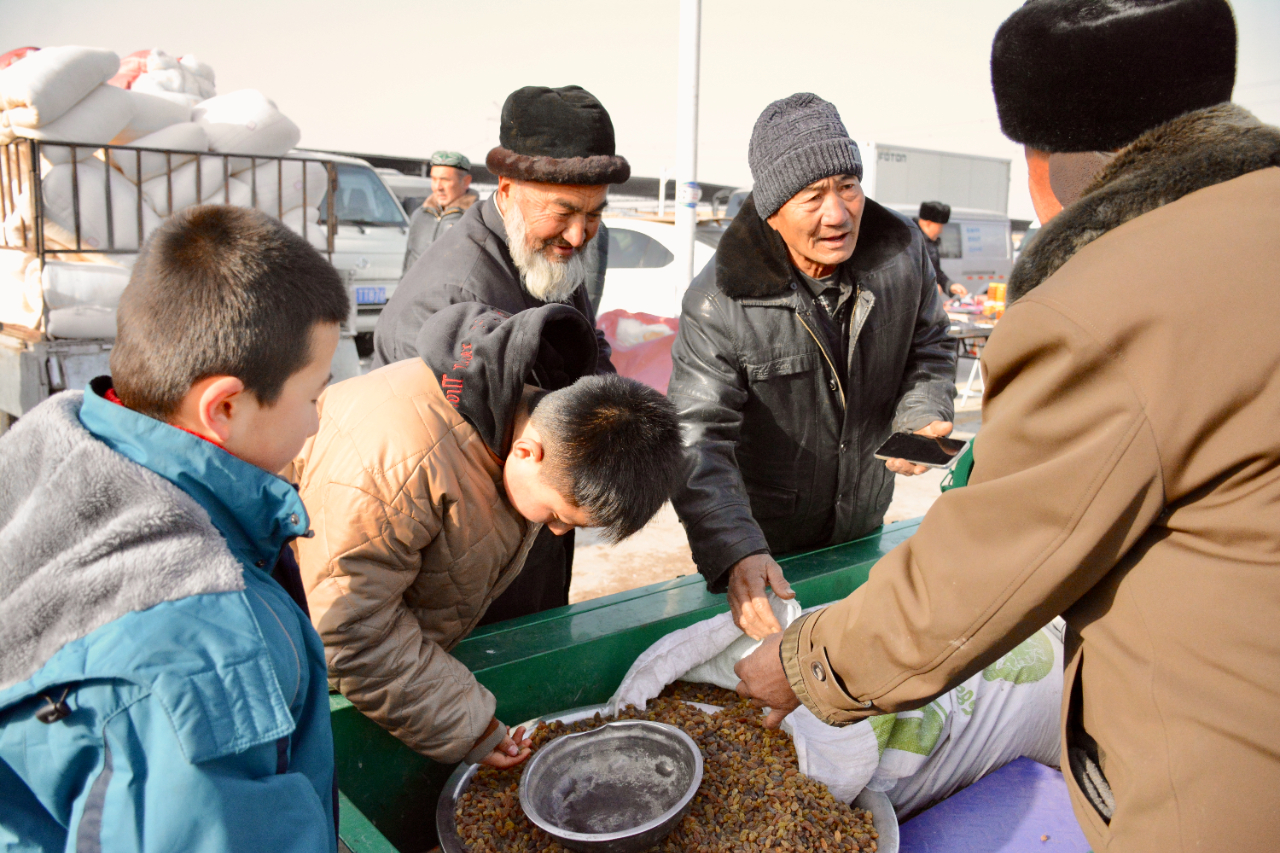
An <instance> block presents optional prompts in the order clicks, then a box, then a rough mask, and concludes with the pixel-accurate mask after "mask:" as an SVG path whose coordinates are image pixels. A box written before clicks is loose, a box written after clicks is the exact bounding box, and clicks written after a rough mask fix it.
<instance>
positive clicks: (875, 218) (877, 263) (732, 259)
mask: <svg viewBox="0 0 1280 853" xmlns="http://www.w3.org/2000/svg"><path fill="white" fill-rule="evenodd" d="M909 245H911V228H910V226H909V225H908V224H907V220H906V219H905V218H904V217H900V216H898V215H897V214H896V213H893V212H892V211H890V210H888V209H886V208H884V207H881V206H880V205H878V204H876V203H875V202H874V201H872V200H871V199H867V203H866V207H865V208H863V211H862V223H861V224H860V225H859V227H858V244H857V247H856V248H855V249H854V250H853V257H851V258H849V260H847V261H845V263H844V265H843V266H844V269H845V270H846V271H849V272H853V273H855V274H857V273H861V272H868V271H870V270H874V269H878V268H879V267H882V266H884V265H885V264H886V263H888V262H889V261H891V260H892V259H893V258H895V257H897V256H898V254H900V253H901V252H902V251H903V250H905V249H906V248H907V246H909ZM791 279H792V269H791V259H790V257H789V256H788V255H787V245H786V243H784V242H783V241H782V236H781V235H780V234H778V232H777V231H775V230H773V227H772V226H771V225H769V223H768V222H765V221H764V220H763V219H761V218H760V214H759V213H757V212H756V202H755V197H754V195H749V196H747V200H746V202H745V203H743V205H742V209H741V210H740V211H738V215H737V216H735V217H734V219H733V222H731V223H730V224H729V228H728V229H727V230H726V231H725V232H724V236H723V237H721V238H720V246H719V247H718V248H717V249H716V285H717V286H718V287H719V288H720V290H722V291H723V292H724V294H725V295H726V296H728V297H729V298H730V299H762V298H768V297H773V296H784V295H787V294H789V293H790V291H791Z"/></svg>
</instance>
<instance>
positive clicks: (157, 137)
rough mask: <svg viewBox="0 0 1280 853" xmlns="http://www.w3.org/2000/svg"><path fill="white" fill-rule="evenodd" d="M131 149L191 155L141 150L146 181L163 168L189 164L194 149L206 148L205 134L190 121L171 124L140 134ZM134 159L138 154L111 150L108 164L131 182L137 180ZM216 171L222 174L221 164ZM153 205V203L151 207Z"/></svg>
mask: <svg viewBox="0 0 1280 853" xmlns="http://www.w3.org/2000/svg"><path fill="white" fill-rule="evenodd" d="M129 144H130V145H131V146H133V147H135V148H163V149H166V150H168V151H190V152H192V153H191V154H176V153H175V154H169V155H167V156H166V155H165V154H156V153H154V152H150V153H148V152H143V153H142V154H141V159H142V180H143V181H146V180H148V179H150V178H154V177H155V176H156V175H163V174H164V172H165V169H166V168H167V167H168V166H169V165H172V167H173V169H174V170H175V171H176V170H177V169H178V168H179V167H181V166H184V165H186V164H187V163H190V162H191V161H192V160H194V159H196V152H202V151H208V150H209V137H208V136H207V135H206V134H205V132H204V128H203V127H201V126H200V125H198V124H196V123H195V122H193V121H188V122H184V123H182V124H171V125H169V126H168V127H166V128H165V129H164V130H157V131H156V132H155V133H152V134H149V135H147V136H143V137H140V138H138V139H135V140H133V142H131V143H129ZM138 158H139V155H138V154H137V153H136V152H132V151H112V152H111V165H113V166H115V167H116V168H117V169H119V170H120V171H121V172H123V173H124V176H125V177H126V178H128V179H129V180H131V181H133V182H134V183H138V182H139V181H138ZM217 168H218V174H219V175H221V174H222V164H221V163H219V164H218V167H217ZM154 206H155V205H154V204H153V205H152V207H154Z"/></svg>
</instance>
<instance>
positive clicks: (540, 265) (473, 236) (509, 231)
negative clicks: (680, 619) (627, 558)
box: [373, 86, 631, 624]
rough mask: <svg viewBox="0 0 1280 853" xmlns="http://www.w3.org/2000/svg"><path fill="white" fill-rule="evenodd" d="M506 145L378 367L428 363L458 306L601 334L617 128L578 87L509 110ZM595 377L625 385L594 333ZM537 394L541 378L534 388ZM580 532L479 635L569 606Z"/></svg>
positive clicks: (491, 613)
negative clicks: (548, 313) (598, 255)
mask: <svg viewBox="0 0 1280 853" xmlns="http://www.w3.org/2000/svg"><path fill="white" fill-rule="evenodd" d="M498 139H499V143H500V144H499V145H498V147H496V148H494V149H493V150H491V151H490V152H489V155H488V157H487V158H486V160H485V165H487V166H488V167H489V171H491V172H493V174H495V175H497V176H498V190H497V192H495V193H494V194H493V196H491V197H490V198H487V199H485V200H484V201H482V202H480V203H478V204H473V205H472V206H471V208H470V209H469V210H468V211H467V212H466V213H464V214H463V215H462V218H461V219H459V220H458V222H457V225H455V226H454V227H453V228H450V229H449V231H448V232H446V233H445V234H444V235H443V236H442V237H440V239H438V240H436V241H435V242H434V243H432V244H431V246H430V247H429V248H428V249H427V251H426V252H424V253H423V255H422V257H420V258H419V259H418V260H417V261H416V262H415V263H414V264H413V266H412V267H411V268H410V269H409V271H408V272H407V273H405V275H404V278H402V279H401V280H400V285H399V287H397V288H396V290H395V293H393V294H392V296H391V299H390V300H389V301H388V302H387V305H386V307H384V308H383V310H382V316H381V317H379V318H378V325H377V327H376V328H375V330H374V353H373V367H374V368H378V367H381V366H383V365H385V364H390V363H392V362H395V361H402V360H404V359H407V358H421V357H422V352H423V346H424V345H426V346H429V345H430V342H429V341H426V342H423V341H420V340H419V336H420V333H421V332H422V329H423V324H424V323H425V322H426V321H427V319H428V318H429V317H431V315H433V314H435V313H436V312H437V311H440V310H442V309H443V308H446V307H447V306H449V305H453V304H456V303H458V302H480V303H483V304H485V305H489V306H492V307H494V308H497V309H499V310H501V311H505V312H507V313H508V314H515V313H518V312H520V311H526V310H529V309H531V308H539V307H541V306H543V305H547V304H550V303H557V302H559V303H564V304H566V305H569V306H570V307H572V308H574V309H576V310H577V311H578V312H579V313H581V314H582V315H583V316H584V317H586V318H587V321H588V322H589V323H590V324H591V327H592V328H595V324H596V315H595V311H594V310H593V309H592V307H591V301H590V299H589V298H588V296H587V287H586V282H587V278H588V275H589V270H590V268H591V263H590V259H589V257H588V255H589V248H590V246H591V242H592V238H594V237H595V236H596V232H597V230H598V228H599V227H600V214H601V213H602V212H603V210H604V206H605V198H606V194H607V191H608V188H609V184H617V183H622V182H623V181H625V180H627V178H629V177H630V176H631V167H630V165H628V163H627V161H626V160H625V159H624V158H622V157H619V156H618V155H617V154H616V153H615V151H614V135H613V122H612V121H611V120H610V118H609V113H608V111H607V110H605V108H604V105H602V104H601V103H600V101H598V100H596V98H595V96H594V95H592V94H591V93H590V92H588V91H586V90H585V89H583V88H582V87H580V86H564V87H562V88H559V89H549V88H547V87H545V86H526V87H524V88H523V89H518V90H516V91H515V92H512V93H511V95H510V96H509V97H508V98H507V100H506V103H504V104H503V105H502V116H501V124H500V127H499V131H498ZM596 343H597V346H598V348H599V358H598V359H597V361H596V372H597V373H615V372H616V371H615V370H614V368H613V364H612V363H611V362H610V361H609V355H610V348H609V344H608V343H607V342H606V341H605V339H604V333H603V332H601V331H599V330H596ZM529 381H530V382H531V383H532V384H539V379H538V377H530V380H529ZM572 572H573V532H572V531H570V532H568V533H566V534H564V535H563V536H556V535H555V534H554V533H553V532H552V531H551V529H550V528H544V529H543V531H542V532H541V533H540V534H539V536H538V539H537V541H536V542H535V543H534V545H533V549H532V550H531V551H530V552H529V558H528V559H527V560H526V561H525V568H524V570H523V571H522V572H521V573H520V575H519V576H518V577H517V578H516V579H515V581H514V582H512V584H511V586H509V587H508V588H507V590H506V592H504V593H503V594H502V596H501V597H500V598H499V599H498V600H497V601H495V602H494V603H493V605H492V606H490V607H489V609H488V610H487V611H486V613H485V616H484V621H483V622H482V623H481V624H487V623H490V622H500V621H502V620H505V619H511V618H514V617H516V616H524V615H527V614H530V613H538V612H541V611H543V610H547V609H550V608H552V607H561V606H563V605H566V604H568V603H569V584H570V581H571V579H572Z"/></svg>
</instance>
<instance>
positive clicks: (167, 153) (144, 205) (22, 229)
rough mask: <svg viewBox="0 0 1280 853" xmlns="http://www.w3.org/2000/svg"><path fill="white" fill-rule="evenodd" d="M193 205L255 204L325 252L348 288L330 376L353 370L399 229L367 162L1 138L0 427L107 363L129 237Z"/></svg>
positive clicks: (391, 269)
mask: <svg viewBox="0 0 1280 853" xmlns="http://www.w3.org/2000/svg"><path fill="white" fill-rule="evenodd" d="M86 153H87V155H88V156H86ZM331 190H334V191H331ZM194 203H210V204H237V205H242V206H246V207H256V208H258V209H260V210H264V211H265V212H267V213H269V214H271V215H273V216H277V217H278V218H280V219H281V220H282V221H283V222H284V223H285V224H286V225H289V227H291V228H293V229H294V230H295V231H298V232H299V233H302V234H304V236H306V237H307V239H308V240H310V241H311V242H312V244H313V245H314V246H316V248H317V249H318V250H320V251H321V252H322V253H324V254H326V255H327V257H328V258H329V259H330V261H331V262H332V263H333V264H334V266H335V267H337V268H338V270H339V271H340V272H342V273H343V274H344V275H345V277H346V279H347V282H348V286H349V289H350V294H351V297H352V312H351V315H350V317H349V319H348V321H347V323H346V324H345V326H346V329H345V332H346V333H345V335H344V337H343V340H342V343H341V345H340V346H339V349H338V353H337V354H336V355H335V357H334V368H333V372H334V378H335V379H342V378H347V377H349V376H354V375H356V374H358V373H359V370H360V365H359V361H358V358H357V353H356V343H355V338H356V336H357V335H360V336H368V335H371V333H372V331H373V326H374V324H375V323H376V322H377V317H378V313H379V312H380V311H381V308H382V305H383V304H385V303H386V300H387V298H388V297H389V296H390V294H391V292H392V291H393V290H394V288H395V284H396V282H397V281H398V279H399V274H400V267H401V264H402V263H403V259H404V250H405V241H406V238H407V230H408V221H407V219H406V217H405V215H404V211H403V210H402V209H401V208H400V205H399V203H398V202H397V201H396V200H395V198H394V197H393V196H392V194H391V193H390V191H389V190H388V189H387V187H386V185H385V184H384V183H383V182H382V181H381V179H380V178H379V177H378V176H377V174H376V173H375V172H374V171H373V169H372V168H371V167H370V166H369V164H368V163H365V162H364V161H361V160H358V159H356V158H352V157H341V156H331V155H317V154H313V153H310V152H290V154H288V155H285V156H282V157H266V156H236V155H231V154H226V153H222V154H204V155H201V156H198V157H197V156H196V155H195V154H194V153H192V152H190V151H180V150H167V149H159V148H139V147H136V146H113V145H106V146H104V145H89V146H77V145H73V144H68V143H53V142H44V141H39V140H34V139H15V140H13V141H11V142H9V143H8V144H6V145H3V146H0V214H2V217H3V222H4V228H3V233H0V431H3V429H4V427H5V426H7V424H8V422H9V421H10V420H11V419H12V418H16V417H20V416H21V415H23V414H24V413H26V412H27V411H29V410H30V409H31V408H33V407H34V406H36V405H38V404H39V403H40V402H41V401H43V400H44V399H46V398H47V397H49V396H50V395H51V394H54V393H57V392H58V391H62V390H65V389H81V388H83V387H84V386H85V384H86V383H87V382H88V381H89V380H90V379H92V378H93V377H94V376H98V375H101V374H103V373H108V372H109V360H110V354H111V347H112V342H113V340H114V337H115V306H116V304H117V303H118V301H119V297H120V292H121V291H122V290H123V289H124V286H125V285H126V284H127V283H128V277H129V272H130V269H131V267H132V264H133V261H134V259H135V258H136V254H137V251H138V248H139V246H140V245H141V243H142V242H143V241H144V240H145V239H146V237H147V236H148V235H149V234H150V233H151V231H153V230H154V229H155V227H156V226H158V225H159V224H160V222H162V221H163V219H164V218H165V215H167V214H168V212H169V211H177V210H181V209H182V208H183V207H185V206H187V205H189V204H194Z"/></svg>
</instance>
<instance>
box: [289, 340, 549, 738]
mask: <svg viewBox="0 0 1280 853" xmlns="http://www.w3.org/2000/svg"><path fill="white" fill-rule="evenodd" d="M319 407H320V430H319V432H318V433H317V434H316V435H315V436H313V437H312V438H311V439H309V440H308V441H307V443H306V445H305V446H304V447H303V449H302V453H301V455H300V456H299V457H298V459H296V460H295V461H294V463H293V470H292V471H291V472H287V473H291V474H292V475H293V482H296V483H298V485H299V488H300V490H301V492H302V499H303V501H304V502H305V503H306V506H307V511H308V512H309V513H310V515H311V524H312V528H313V529H314V530H315V534H316V535H315V537H314V538H312V539H299V540H297V542H296V548H297V554H298V563H299V565H300V566H301V568H302V579H303V583H304V584H305V586H306V590H307V601H308V603H309V605H310V607H311V621H312V622H313V623H314V624H315V626H316V630H317V631H319V632H320V636H321V638H322V639H323V640H324V646H325V657H326V659H327V661H328V665H329V683H330V685H331V686H332V687H334V688H336V689H337V690H339V691H341V692H342V694H343V695H344V696H346V697H347V698H348V699H349V700H351V702H352V704H354V705H355V706H356V707H357V708H359V709H360V710H361V711H362V712H364V713H365V714H366V715H367V716H369V717H370V718H372V719H373V720H374V721H376V722H377V723H378V724H379V725H381V726H382V727H383V728H385V729H387V730H388V731H390V732H391V733H392V734H394V735H395V736H396V737H398V738H400V740H402V741H404V742H405V743H406V744H408V745H409V746H410V747H412V748H413V749H415V750H417V751H418V752H420V753H422V754H424V755H426V756H428V757H430V758H433V759H436V760H438V761H442V762H449V763H452V762H456V761H458V760H460V759H461V758H462V757H463V755H465V754H466V752H467V751H468V750H469V749H470V748H471V746H472V745H473V744H474V743H475V741H476V740H477V739H478V738H479V737H480V735H481V734H483V732H484V729H485V726H486V725H487V724H488V722H489V720H490V718H491V717H492V716H493V711H494V698H493V695H492V694H491V693H490V692H489V691H488V690H486V689H485V688H484V687H482V686H481V685H480V684H479V683H478V682H477V681H476V679H475V677H474V676H473V675H472V674H471V673H470V672H469V671H468V670H467V668H466V667H465V666H463V665H462V664H461V663H459V662H458V661H457V660H455V659H454V658H453V657H452V656H451V655H450V654H449V650H450V649H451V648H453V646H454V645H456V644H457V643H458V641H459V640H461V639H462V638H463V637H465V636H466V635H467V634H468V633H469V632H470V631H471V630H472V628H474V627H475V625H476V622H477V621H479V619H480V617H481V616H482V615H483V614H484V612H485V610H486V609H487V608H488V606H489V605H490V604H491V603H492V602H493V600H494V599H495V598H496V597H497V596H498V595H499V593H501V592H502V591H503V590H504V589H505V588H506V587H507V585H508V584H510V583H511V581H512V580H513V579H514V578H515V576H516V575H517V574H519V572H520V568H521V567H522V566H523V564H524V558H525V555H526V554H527V553H528V550H529V546H530V545H531V544H532V543H533V539H534V537H535V536H536V534H537V532H538V530H539V529H540V528H541V525H536V524H528V523H527V522H526V521H525V520H524V518H522V517H521V516H520V514H519V513H517V512H516V510H515V508H514V507H512V506H511V504H510V503H508V502H507V498H506V494H505V493H504V491H503V487H502V466H501V465H500V464H499V461H498V459H497V458H495V456H494V455H493V453H492V452H491V451H490V450H489V448H488V447H487V446H486V445H485V443H484V441H483V440H482V439H481V437H480V434H479V433H478V432H476V430H475V429H474V428H473V427H472V426H471V425H470V424H468V423H467V422H466V421H465V420H464V419H463V418H462V417H461V416H460V415H459V414H458V412H457V411H456V410H455V409H454V408H453V406H452V405H450V404H449V402H448V401H447V400H446V399H445V397H444V394H443V393H442V392H441V390H440V384H439V383H438V382H437V381H436V377H435V374H434V373H432V372H431V369H430V368H428V367H427V366H426V365H425V364H424V363H423V362H422V361H421V360H420V359H411V360H408V361H401V362H397V363H396V364H392V365H388V366H387V367H384V368H382V369H380V370H376V371H374V372H373V373H369V374H367V375H365V376H360V377H356V378H354V379H349V380H347V381H345V382H340V383H338V384H337V385H334V386H332V387H331V388H329V389H328V390H327V391H326V392H325V393H324V395H323V396H322V397H321V398H320V404H319Z"/></svg>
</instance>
